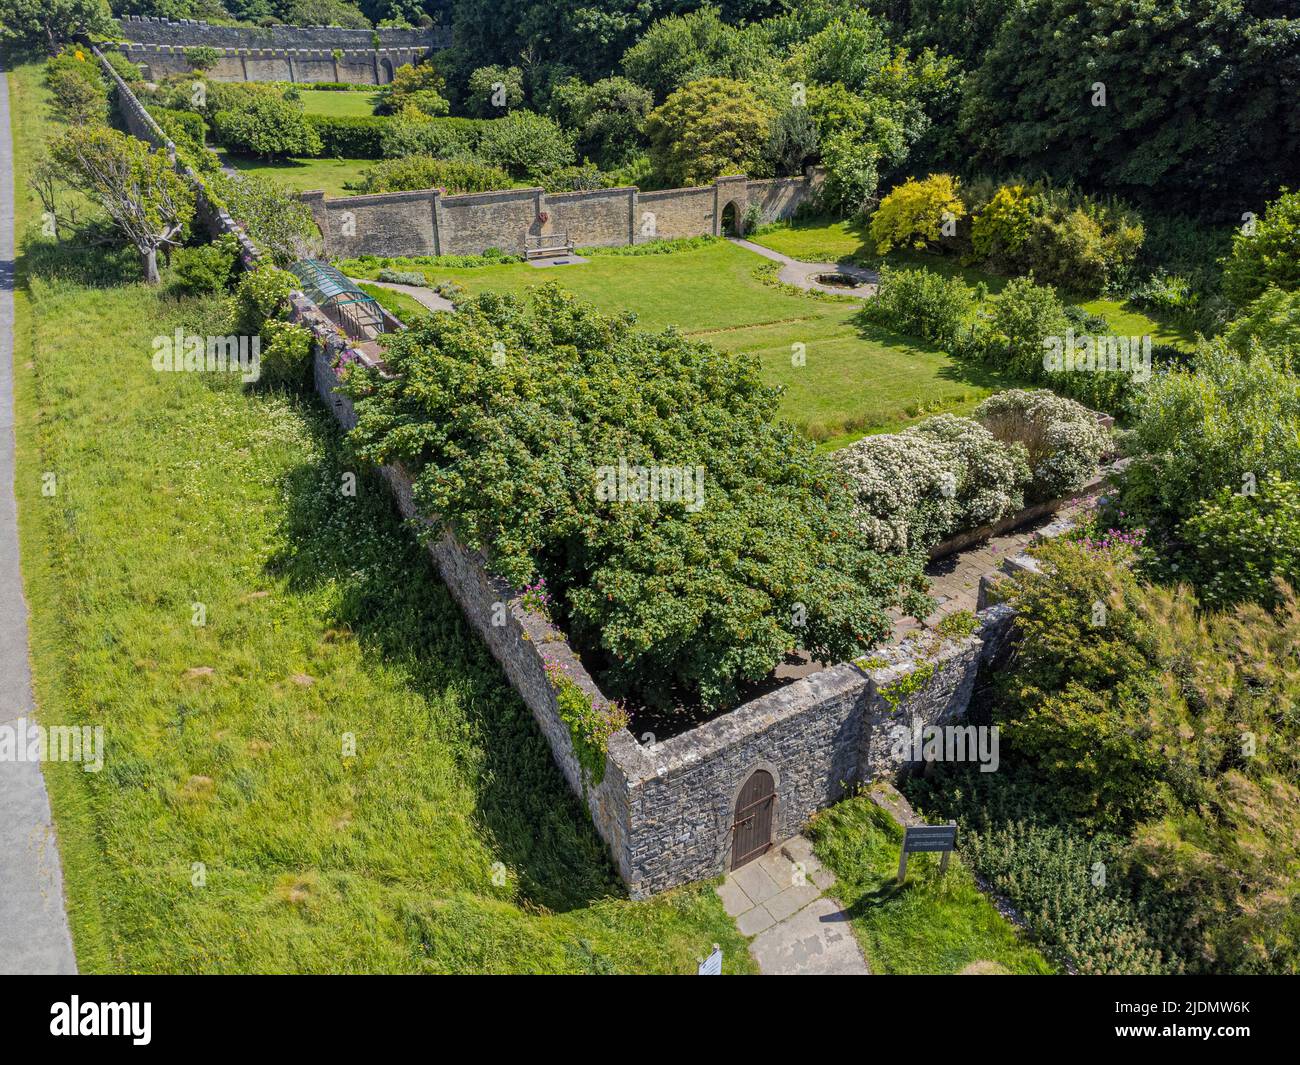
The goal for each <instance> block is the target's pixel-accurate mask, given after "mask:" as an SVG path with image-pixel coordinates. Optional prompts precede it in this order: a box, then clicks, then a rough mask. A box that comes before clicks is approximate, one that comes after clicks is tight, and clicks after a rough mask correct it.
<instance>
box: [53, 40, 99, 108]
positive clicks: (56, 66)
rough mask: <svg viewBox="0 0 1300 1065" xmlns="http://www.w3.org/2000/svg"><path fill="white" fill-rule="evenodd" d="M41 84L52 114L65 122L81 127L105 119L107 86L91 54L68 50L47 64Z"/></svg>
mask: <svg viewBox="0 0 1300 1065" xmlns="http://www.w3.org/2000/svg"><path fill="white" fill-rule="evenodd" d="M45 84H46V86H47V87H48V88H49V90H50V100H51V105H52V106H53V108H54V113H55V114H57V115H58V116H59V117H60V118H61V119H63V120H64V121H65V122H68V123H70V124H72V125H74V126H83V125H86V124H87V123H90V122H104V121H105V120H106V119H107V118H108V84H107V82H105V81H104V78H103V76H102V75H101V74H100V72H99V62H98V61H97V60H96V59H95V58H94V56H93V55H92V53H90V52H88V51H84V50H82V49H81V48H72V47H70V48H66V49H64V50H63V51H62V52H60V53H59V54H58V55H57V56H54V57H52V58H51V59H49V60H47V61H46V64H45Z"/></svg>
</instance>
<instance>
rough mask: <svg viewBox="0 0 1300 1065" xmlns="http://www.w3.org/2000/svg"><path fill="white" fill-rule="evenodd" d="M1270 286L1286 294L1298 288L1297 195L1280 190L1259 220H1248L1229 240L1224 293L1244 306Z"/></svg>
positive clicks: (1299, 235) (1299, 217) (1299, 211)
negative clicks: (1229, 249) (1229, 246)
mask: <svg viewBox="0 0 1300 1065" xmlns="http://www.w3.org/2000/svg"><path fill="white" fill-rule="evenodd" d="M1270 285H1275V286H1276V287H1278V288H1280V289H1282V290H1283V291H1287V292H1289V291H1292V290H1293V289H1296V288H1300V192H1287V191H1286V190H1283V193H1282V195H1281V196H1279V197H1278V198H1277V199H1276V200H1274V201H1273V202H1272V203H1270V204H1269V205H1268V206H1267V207H1266V208H1265V209H1264V216H1263V217H1262V218H1254V217H1251V218H1250V219H1248V220H1247V221H1246V222H1245V223H1243V225H1242V227H1241V229H1239V230H1238V231H1237V233H1236V235H1235V236H1234V237H1233V238H1232V254H1231V255H1229V256H1228V259H1227V262H1225V263H1224V267H1223V291H1224V294H1225V295H1226V296H1227V297H1228V298H1229V299H1230V300H1232V302H1233V303H1235V304H1236V305H1237V306H1238V307H1245V306H1246V304H1248V303H1249V302H1250V301H1251V300H1253V299H1255V298H1256V297H1257V296H1259V295H1260V294H1261V293H1262V292H1263V291H1264V290H1265V289H1266V288H1268V287H1269V286H1270Z"/></svg>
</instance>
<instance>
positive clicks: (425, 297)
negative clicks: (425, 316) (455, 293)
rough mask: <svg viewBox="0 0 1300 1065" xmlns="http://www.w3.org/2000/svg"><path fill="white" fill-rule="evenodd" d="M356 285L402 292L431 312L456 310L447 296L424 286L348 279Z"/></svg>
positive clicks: (366, 279)
mask: <svg viewBox="0 0 1300 1065" xmlns="http://www.w3.org/2000/svg"><path fill="white" fill-rule="evenodd" d="M348 280H349V281H351V282H352V283H353V284H354V285H359V284H366V285H377V286H378V287H379V288H387V289H392V290H393V291H394V292H401V293H402V294H403V295H406V296H410V297H411V299H413V300H415V301H416V303H419V304H421V305H422V306H424V307H428V308H429V310H431V311H454V310H455V309H456V308H455V306H454V305H453V304H452V302H451V300H449V299H447V297H445V296H439V295H438V293H436V292H434V291H433V289H431V288H425V287H424V286H423V285H399V284H398V283H397V282H395V281H371V280H370V279H369V278H365V277H362V278H356V277H350V278H348Z"/></svg>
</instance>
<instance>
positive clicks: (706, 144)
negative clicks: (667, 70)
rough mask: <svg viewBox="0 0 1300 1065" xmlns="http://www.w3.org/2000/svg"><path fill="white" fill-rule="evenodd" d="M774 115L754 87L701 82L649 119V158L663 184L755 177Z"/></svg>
mask: <svg viewBox="0 0 1300 1065" xmlns="http://www.w3.org/2000/svg"><path fill="white" fill-rule="evenodd" d="M771 121H772V112H771V111H770V110H768V109H767V107H766V106H765V105H764V104H763V103H762V102H761V101H760V100H759V99H758V96H757V95H756V93H755V92H754V89H753V87H752V86H750V85H748V84H746V83H745V82H743V81H733V80H732V79H730V78H702V79H700V80H699V81H693V82H691V83H690V84H688V85H684V86H682V87H681V88H680V89H678V90H677V91H676V92H674V93H673V94H672V95H670V96H669V97H668V99H667V100H665V101H664V102H663V103H662V104H660V105H659V107H657V108H655V109H654V110H653V111H651V112H650V114H649V115H648V116H647V117H646V134H647V136H648V137H649V138H650V158H651V160H652V161H653V163H654V165H655V169H656V171H657V172H658V173H659V174H660V176H661V177H662V178H663V180H665V181H667V182H669V183H670V184H675V185H698V184H703V183H705V182H709V181H712V180H713V179H714V178H715V177H717V176H718V175H719V174H736V173H751V174H752V173H755V172H756V171H757V170H758V169H759V166H760V160H761V159H762V155H763V147H764V144H765V143H766V141H767V132H768V127H769V125H770V124H771Z"/></svg>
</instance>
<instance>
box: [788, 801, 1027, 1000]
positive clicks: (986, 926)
mask: <svg viewBox="0 0 1300 1065" xmlns="http://www.w3.org/2000/svg"><path fill="white" fill-rule="evenodd" d="M809 835H810V836H811V838H812V840H813V845H814V847H815V849H816V852H817V857H818V858H819V859H820V860H821V861H822V862H823V863H825V864H826V865H827V867H829V868H830V869H831V871H832V872H833V873H834V874H835V876H836V883H835V886H834V887H833V888H832V889H831V893H832V894H833V895H834V896H835V897H836V898H837V899H839V900H840V902H841V903H842V904H843V905H844V908H845V911H846V912H847V913H848V915H849V917H850V919H851V921H852V924H853V931H854V933H855V934H856V935H857V937H858V942H859V944H861V946H862V951H863V953H864V954H865V955H866V957H867V964H868V965H869V966H870V968H871V971H872V972H873V973H879V974H886V973H889V974H915V973H922V974H937V975H947V974H953V973H962V972H971V973H1015V974H1021V975H1025V974H1028V975H1041V974H1048V973H1051V972H1052V971H1053V969H1052V966H1051V965H1050V964H1049V963H1048V962H1047V960H1046V959H1045V958H1044V957H1043V956H1042V955H1041V954H1040V953H1039V952H1038V950H1037V949H1036V948H1035V947H1033V946H1032V945H1030V944H1029V943H1028V942H1026V941H1025V939H1024V938H1023V937H1022V935H1021V933H1020V932H1019V931H1017V929H1016V928H1015V926H1014V925H1012V924H1011V923H1010V922H1009V921H1007V920H1006V919H1005V918H1004V917H1003V916H1002V915H1001V914H999V913H998V911H997V909H996V908H995V907H994V905H993V903H992V902H990V901H989V899H988V898H987V896H985V895H984V894H983V892H981V891H980V890H979V888H978V887H977V886H976V885H975V881H974V880H973V879H972V877H971V874H970V872H969V871H968V870H967V869H966V867H965V866H964V865H963V864H962V862H961V859H960V858H958V857H957V856H956V855H953V856H952V858H951V859H950V860H949V865H948V871H947V873H946V874H945V875H944V876H942V877H940V875H939V871H938V867H939V860H938V856H937V855H933V854H912V855H909V856H908V860H907V880H906V882H905V883H904V884H902V885H901V886H900V885H899V884H898V882H897V877H898V852H899V847H900V845H901V843H902V838H903V830H902V828H900V827H899V825H898V824H897V822H895V821H894V820H893V818H892V817H890V816H889V814H887V813H886V812H885V811H884V810H881V809H880V808H879V807H877V806H876V805H874V804H873V803H872V802H871V801H870V800H869V799H868V798H867V797H866V796H856V797H854V798H851V799H847V800H845V801H844V802H842V803H839V804H838V805H836V806H834V807H832V808H831V809H829V810H826V811H823V812H822V813H820V814H818V815H817V817H816V819H815V820H814V821H813V823H812V825H811V826H810V828H809Z"/></svg>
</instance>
